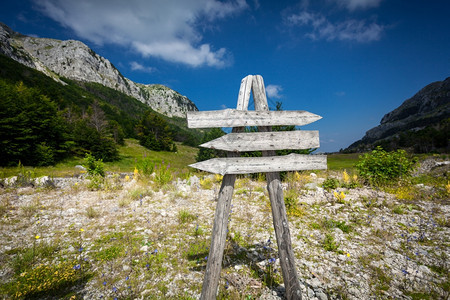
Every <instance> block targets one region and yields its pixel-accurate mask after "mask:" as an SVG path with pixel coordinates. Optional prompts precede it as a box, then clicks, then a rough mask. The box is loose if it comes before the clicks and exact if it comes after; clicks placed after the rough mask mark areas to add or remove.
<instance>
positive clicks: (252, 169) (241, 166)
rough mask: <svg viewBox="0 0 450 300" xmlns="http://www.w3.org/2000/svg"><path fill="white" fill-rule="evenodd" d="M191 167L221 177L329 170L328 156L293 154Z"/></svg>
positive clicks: (221, 159)
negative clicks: (226, 175)
mask: <svg viewBox="0 0 450 300" xmlns="http://www.w3.org/2000/svg"><path fill="white" fill-rule="evenodd" d="M189 166H190V167H193V168H196V169H199V170H202V171H206V172H210V173H215V174H221V175H225V174H248V173H266V172H281V171H298V170H324V169H326V168H327V156H326V155H304V154H294V153H293V154H289V155H284V156H266V157H234V158H230V157H229V158H213V159H209V160H206V161H201V162H198V163H195V164H192V165H189Z"/></svg>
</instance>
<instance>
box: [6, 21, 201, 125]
mask: <svg viewBox="0 0 450 300" xmlns="http://www.w3.org/2000/svg"><path fill="white" fill-rule="evenodd" d="M0 53H1V54H4V55H6V56H8V57H10V58H12V59H14V60H16V61H18V62H20V63H22V64H24V65H26V66H28V67H31V68H34V69H37V70H39V71H41V72H43V73H45V74H46V75H48V76H50V77H52V78H54V79H55V80H59V78H58V77H59V76H62V77H66V78H69V79H72V80H76V81H81V82H95V83H99V84H102V85H104V86H106V87H109V88H113V89H115V90H118V91H120V92H123V93H124V94H127V95H129V96H131V97H134V98H136V99H137V100H139V101H141V102H143V103H145V104H147V105H148V106H150V107H151V108H152V109H154V110H155V111H158V112H160V113H162V114H165V115H167V116H169V117H172V116H177V117H185V115H186V112H187V111H190V110H198V109H197V107H196V106H195V104H194V103H193V102H192V101H191V100H189V99H188V98H187V97H185V96H182V95H180V94H179V93H178V92H176V91H173V90H172V89H170V88H168V87H164V88H161V87H163V86H162V85H155V86H159V88H153V87H152V85H143V84H139V83H135V82H133V81H131V80H130V79H128V78H125V77H124V76H123V75H122V74H121V73H120V71H119V70H118V69H117V68H116V67H115V66H114V65H113V64H112V63H111V62H110V61H109V60H108V59H106V58H104V57H102V56H100V55H98V54H97V53H95V52H94V51H93V50H92V49H90V48H89V47H88V46H87V45H86V44H84V43H83V42H81V41H77V40H66V41H61V40H56V39H49V38H36V37H29V36H25V35H21V34H18V33H16V32H14V31H13V30H12V29H11V28H9V27H8V26H6V25H5V24H3V23H0ZM61 82H62V81H61Z"/></svg>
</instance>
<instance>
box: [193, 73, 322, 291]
mask: <svg viewBox="0 0 450 300" xmlns="http://www.w3.org/2000/svg"><path fill="white" fill-rule="evenodd" d="M251 92H253V99H254V103H255V111H253V112H251V111H248V104H249V99H250V93H251ZM320 118H321V117H320V116H317V115H314V114H311V113H308V112H305V111H291V112H289V111H288V112H274V111H272V112H269V107H268V105H267V98H266V92H265V87H264V81H263V78H262V77H261V76H260V75H248V76H247V77H245V78H244V79H242V81H241V87H240V89H239V96H238V103H237V109H236V110H223V111H210V112H188V114H187V119H188V126H189V127H191V128H205V127H233V129H232V133H231V134H230V135H229V136H228V137H227V136H225V137H222V138H220V139H217V140H214V141H211V142H209V143H207V144H204V145H202V146H204V147H209V148H216V149H223V150H226V151H229V152H228V158H224V159H216V160H210V161H206V162H199V163H196V164H193V165H191V166H192V167H194V168H198V169H201V170H204V171H208V172H213V173H219V174H222V175H224V177H223V180H222V185H221V187H220V191H219V196H218V200H217V207H216V211H215V217H214V226H213V231H212V236H211V246H210V250H209V255H208V261H207V264H206V271H205V277H204V280H203V287H202V294H201V297H200V299H204V300H210V299H215V298H216V294H217V287H218V284H219V279H220V272H221V269H222V259H223V252H224V248H225V242H226V236H227V227H228V217H229V214H230V208H231V198H232V195H233V190H234V183H235V181H236V174H245V173H255V172H266V179H267V189H268V193H269V198H270V204H271V208H272V217H273V225H274V229H275V236H276V240H277V245H278V255H279V260H280V265H281V271H282V275H283V281H284V285H285V288H286V298H287V299H301V298H302V297H301V288H300V282H299V280H298V277H297V271H296V267H295V258H294V253H293V251H292V245H291V236H290V231H289V226H288V220H287V215H286V208H285V204H284V198H283V190H282V187H281V180H280V174H279V172H280V171H294V170H309V169H326V156H325V155H299V154H295V155H293V154H291V155H286V156H275V150H281V149H305V148H314V147H318V146H319V134H318V132H317V131H309V132H308V131H300V132H302V133H298V132H295V131H294V132H290V133H286V132H285V133H283V132H273V133H271V127H270V126H273V125H305V124H308V123H311V122H314V121H316V120H318V119H320ZM244 126H258V131H259V132H257V133H243V131H244ZM258 141H259V142H258ZM295 141H297V142H295ZM256 150H262V156H263V157H251V158H242V157H239V152H240V151H256Z"/></svg>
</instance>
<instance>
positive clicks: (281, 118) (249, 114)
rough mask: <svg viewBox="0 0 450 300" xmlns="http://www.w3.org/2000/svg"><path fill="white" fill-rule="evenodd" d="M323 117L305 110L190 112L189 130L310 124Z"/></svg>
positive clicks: (188, 117) (188, 114)
mask: <svg viewBox="0 0 450 300" xmlns="http://www.w3.org/2000/svg"><path fill="white" fill-rule="evenodd" d="M321 118H322V117H321V116H318V115H316V114H313V113H310V112H307V111H304V110H292V111H239V110H235V109H224V110H211V111H188V112H187V122H188V127H189V128H213V127H242V126H277V125H296V126H302V125H306V124H310V123H312V122H315V121H317V120H320V119H321Z"/></svg>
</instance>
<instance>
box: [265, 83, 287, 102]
mask: <svg viewBox="0 0 450 300" xmlns="http://www.w3.org/2000/svg"><path fill="white" fill-rule="evenodd" d="M282 91H283V88H282V87H281V86H280V85H275V84H269V85H268V86H266V93H267V97H269V98H276V99H280V98H281V97H282V95H281V94H280V93H281V92H282Z"/></svg>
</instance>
